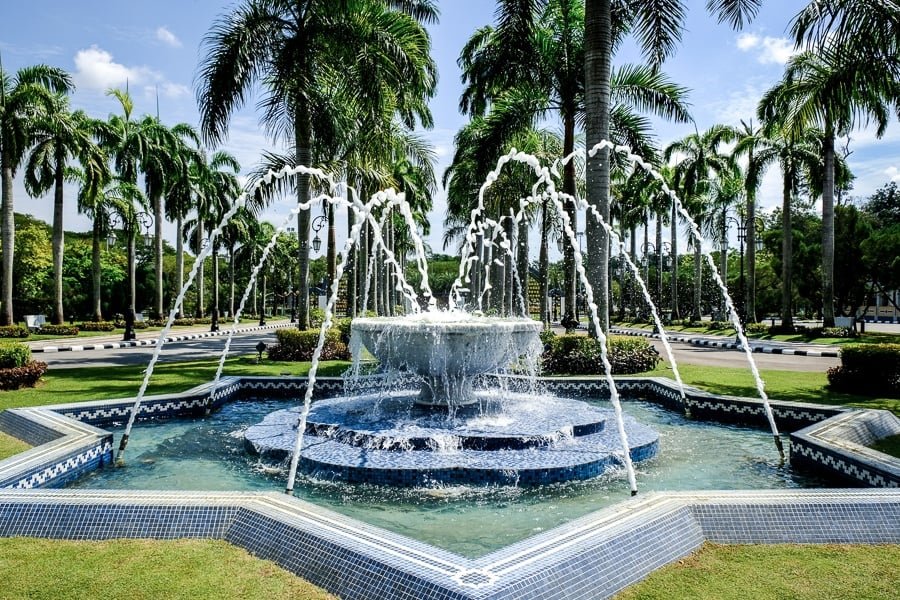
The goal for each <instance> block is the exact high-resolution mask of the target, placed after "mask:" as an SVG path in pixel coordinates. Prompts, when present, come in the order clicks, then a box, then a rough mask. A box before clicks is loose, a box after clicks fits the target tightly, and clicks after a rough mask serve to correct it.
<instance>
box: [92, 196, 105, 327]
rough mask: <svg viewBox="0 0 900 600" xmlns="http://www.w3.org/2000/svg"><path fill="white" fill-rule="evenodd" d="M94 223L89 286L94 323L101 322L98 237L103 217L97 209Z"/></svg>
mask: <svg viewBox="0 0 900 600" xmlns="http://www.w3.org/2000/svg"><path fill="white" fill-rule="evenodd" d="M94 211H95V213H94V222H93V227H91V284H92V287H93V294H92V300H93V304H94V311H93V312H94V321H97V322H99V321H102V320H103V309H102V306H101V305H100V293H101V277H102V275H101V272H102V269H101V265H100V237H101V235H102V233H103V221H104V219H103V216H102V215H101V214H100V211H99V210H98V209H96V208H95V209H94Z"/></svg>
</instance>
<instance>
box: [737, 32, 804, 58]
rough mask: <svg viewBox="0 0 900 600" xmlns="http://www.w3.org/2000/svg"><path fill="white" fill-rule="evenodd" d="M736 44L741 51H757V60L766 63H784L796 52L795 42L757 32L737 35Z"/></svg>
mask: <svg viewBox="0 0 900 600" xmlns="http://www.w3.org/2000/svg"><path fill="white" fill-rule="evenodd" d="M735 44H736V45H737V47H738V50H740V51H741V52H755V53H756V60H757V61H759V62H760V63H762V64H764V65H768V64H778V65H783V64H785V63H786V62H787V61H788V60H789V59H790V58H791V56H793V55H794V54H795V53H796V50H795V49H794V44H793V43H791V41H790V40H788V39H787V38H783V37H770V36H765V37H762V36H759V35H757V34H755V33H742V34H740V35H739V36H738V37H737V40H736V42H735Z"/></svg>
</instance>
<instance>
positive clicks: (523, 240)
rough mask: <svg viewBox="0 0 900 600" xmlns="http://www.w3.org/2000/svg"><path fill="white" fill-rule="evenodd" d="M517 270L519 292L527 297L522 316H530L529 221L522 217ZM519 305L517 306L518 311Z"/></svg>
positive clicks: (517, 246) (517, 245)
mask: <svg viewBox="0 0 900 600" xmlns="http://www.w3.org/2000/svg"><path fill="white" fill-rule="evenodd" d="M516 261H517V262H516V271H517V272H518V276H519V277H518V280H517V282H516V286H518V290H519V293H520V294H522V296H523V297H524V298H525V314H524V315H519V316H521V317H527V316H529V313H530V312H531V298H530V297H529V293H528V291H529V288H528V221H527V220H526V219H524V218H523V219H522V220H521V221H520V222H519V232H518V234H517V235H516ZM518 310H519V307H516V308H515V311H518Z"/></svg>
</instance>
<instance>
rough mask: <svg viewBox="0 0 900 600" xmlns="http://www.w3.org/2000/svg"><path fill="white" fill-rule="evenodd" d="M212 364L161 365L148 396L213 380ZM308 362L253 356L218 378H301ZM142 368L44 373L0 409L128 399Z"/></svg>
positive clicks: (336, 366)
mask: <svg viewBox="0 0 900 600" xmlns="http://www.w3.org/2000/svg"><path fill="white" fill-rule="evenodd" d="M217 366H218V361H217V360H202V361H190V362H165V363H159V364H157V365H156V368H155V369H154V370H153V377H152V378H151V380H150V386H149V387H148V388H147V393H148V394H168V393H173V392H181V391H184V390H187V389H190V388H192V387H194V386H197V385H200V384H202V383H208V382H209V381H212V379H213V378H214V377H215V375H216V367H217ZM349 366H350V363H349V362H347V361H328V362H324V363H322V364H321V365H320V368H319V375H321V376H336V375H340V374H342V373H343V372H344V371H345V370H346V369H347V367H349ZM309 367H310V363H308V362H299V363H291V362H272V361H267V360H263V362H262V363H260V364H256V355H255V354H254V355H248V356H242V357H236V358H230V359H228V360H227V361H225V369H224V371H223V375H226V376H227V375H285V374H286V375H305V374H307V373H308V372H309ZM144 369H145V366H144V365H129V366H123V367H104V368H96V367H83V368H76V369H56V370H54V369H50V370H48V371H47V373H46V374H45V375H44V377H43V378H42V379H41V382H40V383H39V384H38V385H37V386H36V387H34V388H29V389H22V390H16V391H8V392H0V410H4V409H7V408H19V407H22V406H44V405H47V404H59V403H60V402H83V401H87V400H107V399H110V398H126V397H134V395H135V394H136V393H137V391H138V388H139V387H140V385H141V381H142V380H143V377H144V374H143V373H144Z"/></svg>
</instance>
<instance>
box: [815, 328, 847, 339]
mask: <svg viewBox="0 0 900 600" xmlns="http://www.w3.org/2000/svg"><path fill="white" fill-rule="evenodd" d="M817 337H831V338H852V337H856V332H855V331H853V328H852V327H823V328H822V329H820V330H819V335H818V336H817Z"/></svg>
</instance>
